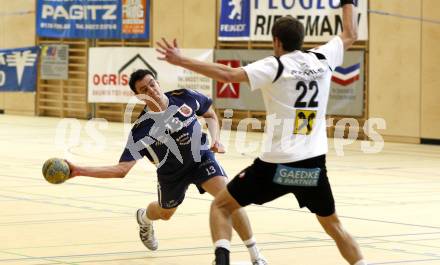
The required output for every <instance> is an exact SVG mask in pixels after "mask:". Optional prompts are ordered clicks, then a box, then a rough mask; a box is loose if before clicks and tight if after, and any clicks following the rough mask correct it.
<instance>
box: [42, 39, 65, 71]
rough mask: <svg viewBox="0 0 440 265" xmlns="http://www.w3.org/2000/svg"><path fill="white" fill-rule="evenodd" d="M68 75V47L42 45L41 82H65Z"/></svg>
mask: <svg viewBox="0 0 440 265" xmlns="http://www.w3.org/2000/svg"><path fill="white" fill-rule="evenodd" d="M68 73H69V46H68V45H64V44H63V45H59V44H51V45H43V46H42V47H41V65H40V78H41V79H42V80H67V79H68Z"/></svg>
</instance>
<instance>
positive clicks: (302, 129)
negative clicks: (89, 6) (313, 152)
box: [294, 81, 319, 135]
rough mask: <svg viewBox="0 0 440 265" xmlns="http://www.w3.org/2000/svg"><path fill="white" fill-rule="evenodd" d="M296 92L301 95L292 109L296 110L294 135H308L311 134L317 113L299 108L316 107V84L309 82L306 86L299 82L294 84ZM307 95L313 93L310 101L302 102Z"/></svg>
mask: <svg viewBox="0 0 440 265" xmlns="http://www.w3.org/2000/svg"><path fill="white" fill-rule="evenodd" d="M296 90H298V91H300V93H301V94H300V95H299V96H298V98H297V99H296V101H295V105H294V107H295V108H297V109H296V113H295V127H294V128H295V131H294V134H302V135H309V134H310V133H311V132H312V129H313V124H314V121H315V119H316V115H317V111H316V110H306V109H299V108H317V107H318V101H316V98H317V96H318V92H319V88H318V83H317V82H316V81H311V82H310V83H309V84H306V83H305V82H303V81H299V82H298V83H297V84H296ZM309 93H313V94H312V96H311V97H310V100H309V101H308V102H307V101H303V100H304V98H305V97H306V95H307V94H309Z"/></svg>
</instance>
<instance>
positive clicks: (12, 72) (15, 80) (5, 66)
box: [0, 47, 39, 92]
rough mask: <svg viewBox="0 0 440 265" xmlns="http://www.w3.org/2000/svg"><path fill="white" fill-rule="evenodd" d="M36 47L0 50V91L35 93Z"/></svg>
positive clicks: (37, 50) (37, 49)
mask: <svg viewBox="0 0 440 265" xmlns="http://www.w3.org/2000/svg"><path fill="white" fill-rule="evenodd" d="M38 52H39V48H38V47H26V48H18V49H5V50H0V91H26V92H32V91H35V86H36V81H37V64H38Z"/></svg>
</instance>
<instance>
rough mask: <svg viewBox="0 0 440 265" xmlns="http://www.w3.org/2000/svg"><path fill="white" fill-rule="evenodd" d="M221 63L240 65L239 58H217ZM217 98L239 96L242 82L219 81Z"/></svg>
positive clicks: (235, 66) (231, 65)
mask: <svg viewBox="0 0 440 265" xmlns="http://www.w3.org/2000/svg"><path fill="white" fill-rule="evenodd" d="M217 63H221V64H224V65H227V66H230V67H233V68H237V67H240V61H239V60H217ZM216 90H217V98H239V97H240V83H221V82H217V89H216Z"/></svg>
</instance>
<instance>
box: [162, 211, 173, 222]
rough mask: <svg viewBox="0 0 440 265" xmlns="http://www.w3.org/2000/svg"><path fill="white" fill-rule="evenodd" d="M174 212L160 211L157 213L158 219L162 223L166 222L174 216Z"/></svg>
mask: <svg viewBox="0 0 440 265" xmlns="http://www.w3.org/2000/svg"><path fill="white" fill-rule="evenodd" d="M175 211H176V210H162V211H160V213H159V216H160V219H161V220H164V221H168V220H170V219H171V217H172V216H173V215H174V212H175Z"/></svg>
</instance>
